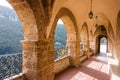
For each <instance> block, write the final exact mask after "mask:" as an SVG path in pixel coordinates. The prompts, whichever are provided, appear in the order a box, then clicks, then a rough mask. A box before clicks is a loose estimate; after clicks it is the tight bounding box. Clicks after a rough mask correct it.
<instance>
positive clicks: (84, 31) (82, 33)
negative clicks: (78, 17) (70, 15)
mask: <svg viewBox="0 0 120 80" xmlns="http://www.w3.org/2000/svg"><path fill="white" fill-rule="evenodd" d="M80 37H81V38H82V42H83V44H84V48H85V47H86V50H87V51H88V50H89V32H88V26H87V23H86V22H84V24H83V25H82V28H81V31H80Z"/></svg>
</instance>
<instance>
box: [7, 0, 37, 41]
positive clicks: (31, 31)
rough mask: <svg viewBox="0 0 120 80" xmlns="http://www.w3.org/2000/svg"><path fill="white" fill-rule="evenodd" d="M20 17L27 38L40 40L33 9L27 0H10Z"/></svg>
mask: <svg viewBox="0 0 120 80" xmlns="http://www.w3.org/2000/svg"><path fill="white" fill-rule="evenodd" d="M8 2H9V3H10V4H11V5H12V7H13V8H14V10H15V11H16V13H17V15H18V17H19V18H20V21H21V24H22V29H23V32H24V39H25V40H38V29H37V24H36V19H35V16H34V14H33V11H32V9H31V7H30V5H29V3H28V2H27V1H26V0H8Z"/></svg>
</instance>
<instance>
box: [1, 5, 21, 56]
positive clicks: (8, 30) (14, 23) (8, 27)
mask: <svg viewBox="0 0 120 80" xmlns="http://www.w3.org/2000/svg"><path fill="white" fill-rule="evenodd" d="M20 40H23V32H22V27H21V24H20V21H19V19H18V17H17V15H16V13H15V12H14V10H12V9H10V8H7V7H3V6H0V55H1V54H11V53H18V52H21V51H22V49H21V44H20Z"/></svg>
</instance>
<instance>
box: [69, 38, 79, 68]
mask: <svg viewBox="0 0 120 80" xmlns="http://www.w3.org/2000/svg"><path fill="white" fill-rule="evenodd" d="M67 48H68V55H69V56H70V64H71V66H76V67H78V66H79V65H80V44H79V41H72V40H67Z"/></svg>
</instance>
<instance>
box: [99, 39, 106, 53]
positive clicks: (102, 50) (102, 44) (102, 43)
mask: <svg viewBox="0 0 120 80" xmlns="http://www.w3.org/2000/svg"><path fill="white" fill-rule="evenodd" d="M99 42H100V45H99V46H100V47H99V51H100V53H106V52H107V42H108V41H107V38H106V37H101V38H100V41H99Z"/></svg>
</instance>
